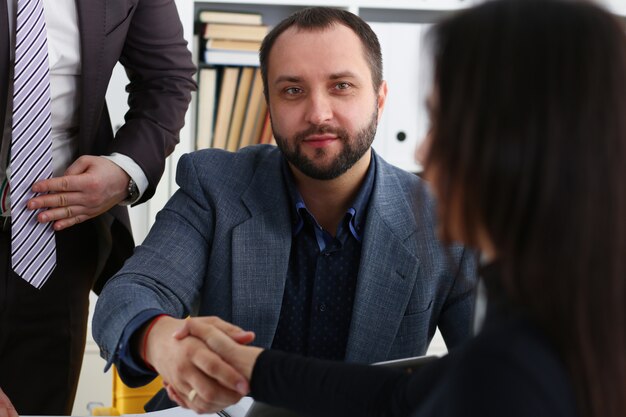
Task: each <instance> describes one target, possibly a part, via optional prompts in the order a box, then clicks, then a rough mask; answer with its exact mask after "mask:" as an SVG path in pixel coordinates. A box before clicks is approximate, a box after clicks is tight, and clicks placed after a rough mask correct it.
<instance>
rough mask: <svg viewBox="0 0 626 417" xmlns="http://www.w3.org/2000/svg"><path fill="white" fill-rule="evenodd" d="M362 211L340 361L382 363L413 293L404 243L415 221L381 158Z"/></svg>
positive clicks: (412, 268)
mask: <svg viewBox="0 0 626 417" xmlns="http://www.w3.org/2000/svg"><path fill="white" fill-rule="evenodd" d="M376 168H377V169H376V179H375V183H374V189H373V190H372V197H371V202H370V206H369V209H368V213H367V219H366V225H365V236H364V239H363V248H362V252H361V264H360V267H359V277H358V282H357V289H356V295H355V300H354V307H353V312H352V322H351V326H350V333H349V336H348V345H347V349H346V360H347V361H349V362H362V363H371V362H377V361H382V360H385V359H387V355H388V353H389V351H390V349H391V346H392V344H393V341H394V339H395V338H396V334H397V331H398V327H399V326H400V322H401V321H402V318H403V315H404V312H405V310H406V307H407V304H408V300H409V296H410V295H411V292H412V291H413V287H414V285H415V280H416V276H417V271H418V269H419V260H418V259H417V258H416V256H415V254H414V250H412V249H411V248H408V247H407V246H405V244H404V242H405V240H406V239H407V238H409V237H410V236H411V235H412V234H413V233H414V232H415V230H416V227H417V226H416V222H415V218H414V216H413V213H412V210H413V209H412V208H411V206H410V204H409V203H408V201H407V200H406V198H407V196H406V195H405V191H404V190H403V189H402V188H401V187H400V184H399V183H398V178H397V177H396V176H395V175H394V174H393V172H391V171H390V169H389V166H388V165H387V164H386V162H384V161H383V160H382V159H381V158H379V157H377V160H376Z"/></svg>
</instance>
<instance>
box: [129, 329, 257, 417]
mask: <svg viewBox="0 0 626 417" xmlns="http://www.w3.org/2000/svg"><path fill="white" fill-rule="evenodd" d="M189 322H194V323H198V325H199V327H200V328H201V329H202V330H201V331H198V332H197V333H198V336H199V337H185V338H175V337H174V336H173V335H174V333H175V332H176V331H178V330H180V329H183V328H185V326H186V324H188V323H189ZM146 328H147V326H146ZM145 332H146V330H144V334H142V335H141V337H140V338H139V340H141V341H143V343H145V351H144V352H142V355H145V356H144V357H143V359H144V360H145V361H146V362H148V364H150V365H151V366H153V367H154V369H155V370H156V371H157V372H158V373H159V374H160V375H161V377H162V378H163V381H164V385H165V387H166V389H167V391H168V394H169V395H170V398H171V399H172V400H174V401H176V402H177V403H178V404H179V405H181V406H183V407H186V408H190V409H192V410H194V411H195V412H197V413H200V414H201V413H213V412H216V411H219V410H221V409H223V408H224V407H227V406H229V405H231V404H234V403H236V402H237V401H239V400H240V399H241V397H242V396H244V395H246V394H247V393H248V391H249V385H248V381H247V379H246V378H245V377H244V376H243V375H242V374H241V373H240V372H238V371H237V370H235V369H234V368H233V367H232V366H231V365H230V364H229V363H227V362H226V361H224V360H223V359H222V358H221V357H220V356H219V355H217V354H216V353H215V352H213V351H212V350H211V349H210V348H209V347H208V346H207V345H206V344H205V342H204V341H203V340H205V339H206V338H211V337H214V336H215V335H216V334H217V335H220V336H223V337H227V338H229V339H232V340H234V341H235V342H237V343H250V342H251V341H252V340H253V339H254V334H253V333H251V332H244V331H243V330H242V329H241V328H239V327H237V326H234V325H232V324H230V323H227V322H225V321H223V320H220V319H219V318H217V317H194V318H190V319H188V320H179V319H174V318H172V317H163V318H161V319H159V320H158V321H157V322H156V323H155V324H154V326H153V327H152V329H151V331H150V332H149V333H148V334H147V339H146V340H144V337H145V336H146V335H145Z"/></svg>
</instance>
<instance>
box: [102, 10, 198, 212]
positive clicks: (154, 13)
mask: <svg viewBox="0 0 626 417" xmlns="http://www.w3.org/2000/svg"><path fill="white" fill-rule="evenodd" d="M131 13H132V16H131V19H132V20H131V21H130V23H129V26H128V31H127V32H126V37H125V41H124V46H123V49H122V52H121V56H120V59H119V62H120V63H121V64H122V65H123V66H124V68H125V70H126V73H127V75H128V77H129V80H130V83H129V84H128V86H127V87H126V91H127V92H128V93H129V97H128V104H129V107H130V109H129V110H128V112H127V113H126V115H125V117H124V118H125V121H126V123H125V124H124V125H123V126H122V127H121V128H120V129H119V130H118V132H117V133H116V136H115V140H114V141H113V142H112V143H111V146H110V149H109V152H110V153H112V152H119V153H122V154H125V155H127V156H129V157H130V158H132V159H133V160H134V161H135V162H136V163H137V164H138V165H139V166H140V167H141V169H142V170H143V172H144V173H145V175H146V177H147V179H148V182H149V185H148V189H147V190H146V192H145V193H144V195H143V196H142V198H141V200H139V201H138V202H137V203H141V202H143V201H146V200H147V199H149V198H150V197H151V196H152V195H153V194H154V192H155V189H156V185H157V183H158V181H159V179H160V178H161V175H162V173H163V171H164V167H165V159H166V157H167V156H168V155H169V154H170V153H172V151H173V150H174V147H175V145H176V144H177V143H178V141H179V131H180V129H181V128H182V127H183V125H184V116H185V112H186V111H187V107H188V105H189V101H190V100H191V91H193V90H195V82H194V81H193V78H192V77H193V74H194V72H195V66H194V64H193V62H192V60H191V53H190V52H189V50H188V49H187V42H186V41H185V40H184V38H183V28H182V25H181V22H180V19H179V17H178V12H177V10H176V5H175V3H174V1H173V0H149V1H146V0H139V1H137V3H136V4H135V9H134V11H131Z"/></svg>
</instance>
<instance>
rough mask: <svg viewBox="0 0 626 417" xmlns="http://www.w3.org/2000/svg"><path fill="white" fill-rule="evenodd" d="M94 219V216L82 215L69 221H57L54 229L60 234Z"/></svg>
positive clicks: (53, 224)
mask: <svg viewBox="0 0 626 417" xmlns="http://www.w3.org/2000/svg"><path fill="white" fill-rule="evenodd" d="M92 217H94V216H87V215H80V216H74V217H70V218H69V219H62V220H57V221H55V222H54V223H52V228H53V229H54V230H55V231H57V232H58V231H61V230H64V229H68V228H70V227H72V226H76V225H77V224H79V223H82V222H84V221H86V220H89V219H91V218H92Z"/></svg>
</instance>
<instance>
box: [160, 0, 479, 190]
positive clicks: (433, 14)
mask: <svg viewBox="0 0 626 417" xmlns="http://www.w3.org/2000/svg"><path fill="white" fill-rule="evenodd" d="M477 1H479V0H319V1H312V0H228V1H227V0H211V1H206V0H205V1H201V0H195V1H188V0H178V1H177V5H178V10H179V14H180V17H181V20H182V21H183V25H184V29H185V37H186V38H187V39H188V41H189V43H190V48H191V50H192V51H194V54H195V56H196V57H197V58H199V55H200V52H199V51H200V49H201V48H200V45H199V44H198V42H203V41H202V40H200V38H198V37H196V38H194V36H193V32H194V22H195V21H196V20H197V17H198V15H199V13H200V11H201V10H216V11H227V12H252V13H259V14H261V15H262V21H263V24H265V25H268V26H270V27H271V26H273V25H275V24H276V23H278V22H279V21H280V20H282V19H283V18H285V17H286V16H288V15H289V14H291V13H293V12H295V11H297V10H300V9H302V8H305V7H310V6H329V7H339V8H343V9H345V10H349V11H351V12H352V13H355V14H357V15H359V16H361V17H363V18H364V19H365V20H366V21H368V22H379V23H380V24H382V25H385V24H400V25H402V24H404V25H405V26H407V27H410V26H411V25H415V26H417V25H425V24H430V23H434V22H436V21H438V20H439V19H441V18H442V17H444V16H446V15H447V14H449V13H451V12H453V11H455V10H458V9H461V8H465V7H469V6H471V5H473V4H475V3H476V2H477ZM381 43H382V42H381ZM395 46H397V47H399V48H401V46H399V45H395ZM391 47H394V46H391ZM395 55H396V56H398V58H397V59H398V60H400V57H401V56H402V55H403V54H401V53H397V54H395ZM386 56H387V54H386V51H385V47H384V46H383V60H384V61H385V58H386ZM402 58H404V57H402ZM415 59H416V60H417V59H419V57H417V56H416V57H415ZM198 62H199V65H200V68H203V67H205V65H203V64H202V60H201V59H198ZM400 62H402V61H400ZM394 66H400V65H393V64H387V65H385V79H386V80H387V81H388V82H389V84H390V95H391V97H395V96H398V95H400V92H401V91H402V87H401V85H403V84H404V80H402V81H401V82H400V81H398V80H396V83H397V84H398V86H397V87H396V88H394V86H393V82H394V81H393V80H392V79H390V75H393V72H394V71H391V70H388V69H390V68H393V67H394ZM395 72H397V71H395ZM403 75H405V74H403ZM413 78H415V77H413ZM200 88H202V86H200ZM424 94H425V88H423V89H422V94H421V95H420V97H419V98H415V101H414V102H412V103H410V105H409V107H408V108H405V109H404V111H403V114H402V115H400V116H399V117H396V119H398V118H400V119H425V116H424V114H421V113H420V111H421V110H420V108H421V107H422V101H423V96H424ZM391 101H393V98H391ZM196 106H197V104H196V103H192V105H191V108H190V112H189V113H188V116H187V117H188V119H187V121H186V125H185V128H184V131H182V132H181V143H180V145H179V146H178V147H177V148H176V150H175V153H174V155H173V156H172V157H171V158H170V162H171V172H170V180H169V189H168V192H170V193H171V192H173V191H174V189H175V182H174V174H175V172H174V171H175V170H174V169H173V167H175V164H176V162H177V161H178V158H179V157H180V156H181V155H182V154H184V153H187V152H191V151H193V150H195V144H196V125H197V107H196ZM397 106H398V107H399V106H402V107H407V106H406V101H402V100H400V102H399V103H397ZM392 112H393V109H390V108H389V106H388V108H387V109H386V111H385V114H384V115H383V122H381V125H380V127H379V134H378V135H377V138H376V141H375V142H374V146H375V148H376V149H377V151H378V152H379V153H381V154H382V155H383V157H384V158H385V159H387V160H388V161H390V162H391V163H394V164H396V165H398V166H400V167H402V168H404V169H407V170H410V171H418V170H419V168H420V167H418V166H417V165H415V164H414V163H413V157H412V155H413V152H412V149H413V148H414V147H415V145H416V144H417V142H418V141H419V140H420V139H421V136H423V133H424V130H425V128H424V123H425V122H424V123H422V124H421V125H420V126H406V128H398V129H397V131H396V130H393V127H391V126H387V125H389V124H393V123H391V122H389V123H387V125H385V123H384V122H385V119H386V117H387V115H391V114H392ZM385 129H386V130H385ZM383 137H384V139H383ZM383 140H384V142H385V143H384V144H383V143H382V141H383ZM394 141H395V142H394ZM400 142H404V143H400ZM383 145H389V146H386V147H387V148H388V149H385V146H383ZM409 148H411V151H409V152H407V149H409Z"/></svg>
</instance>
